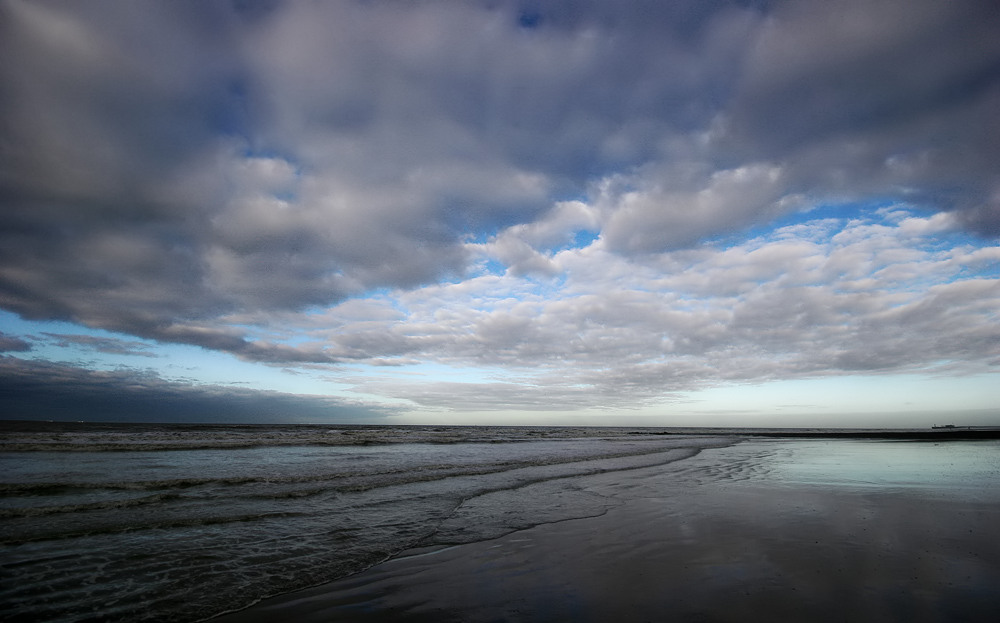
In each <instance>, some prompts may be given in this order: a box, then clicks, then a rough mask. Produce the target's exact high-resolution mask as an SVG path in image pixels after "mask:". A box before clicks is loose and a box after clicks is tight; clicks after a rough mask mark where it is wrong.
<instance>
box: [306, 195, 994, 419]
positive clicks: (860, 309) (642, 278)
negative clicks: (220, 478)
mask: <svg viewBox="0 0 1000 623" xmlns="http://www.w3.org/2000/svg"><path fill="white" fill-rule="evenodd" d="M942 220H943V219H942V218H941V217H938V216H930V217H920V216H914V215H913V214H912V212H910V211H907V210H904V209H899V208H891V209H884V210H880V211H876V212H873V213H871V214H870V215H869V217H868V218H865V219H829V218H828V219H818V220H813V221H806V222H804V223H800V224H793V225H788V226H785V227H781V228H778V229H775V230H774V231H772V232H770V233H768V234H767V235H764V236H761V237H756V238H752V239H749V240H747V241H745V242H742V243H740V244H737V245H733V246H730V247H722V246H715V247H708V246H705V247H701V248H699V249H694V250H678V251H675V252H671V253H664V254H660V255H658V256H657V257H656V260H655V262H654V261H652V260H650V261H648V262H646V263H644V264H637V263H635V262H634V261H632V260H630V259H629V258H627V257H623V256H620V255H617V254H615V253H612V252H609V251H608V250H606V249H601V248H600V245H597V244H595V245H592V246H590V247H588V248H585V249H567V250H564V251H561V252H559V253H557V254H555V255H554V256H553V259H552V260H551V261H552V262H553V263H555V264H557V265H559V266H560V267H562V269H563V270H565V278H564V279H563V280H561V281H560V280H547V279H542V280H538V279H534V278H531V277H520V276H516V275H514V274H513V273H508V274H507V275H504V276H484V277H481V278H478V279H474V280H467V281H465V282H463V283H461V284H448V285H435V286H428V287H426V288H422V289H417V290H413V291H410V292H407V293H401V294H400V295H399V297H398V299H397V300H396V304H397V305H398V306H400V307H402V308H404V309H405V311H406V314H405V315H399V316H394V317H386V318H385V319H384V320H383V321H379V322H371V321H365V322H363V323H352V322H350V321H348V320H346V319H345V323H344V324H343V325H342V326H340V327H339V328H338V329H337V331H336V332H330V333H328V334H327V335H326V338H325V339H327V340H329V341H330V342H331V343H333V344H338V343H340V342H341V341H342V340H343V341H346V342H348V343H350V344H351V345H352V346H353V347H354V348H355V349H357V348H359V347H360V348H361V351H363V350H364V348H365V347H370V348H372V350H371V351H370V352H369V353H368V356H369V357H394V356H401V355H402V354H403V353H405V355H406V357H408V358H415V359H418V360H424V361H427V360H430V361H437V362H440V363H443V364H447V365H450V366H453V367H455V368H456V369H463V368H465V367H478V368H482V369H486V370H493V371H494V372H493V373H492V374H491V376H492V377H493V380H492V381H488V382H487V381H477V382H470V383H460V382H436V381H434V380H432V379H422V378H419V377H418V378H411V379H407V378H403V377H398V376H393V377H382V378H380V377H378V375H375V376H374V377H372V378H360V377H350V375H348V381H349V382H353V383H356V385H357V388H358V389H359V390H361V391H365V392H372V391H377V392H380V393H383V394H385V395H391V396H393V397H396V398H406V399H409V400H411V401H413V402H415V403H417V404H420V405H423V406H432V405H433V406H437V407H449V408H454V409H469V408H472V407H471V403H472V402H473V401H474V400H476V399H477V398H478V400H479V401H480V406H479V408H480V409H489V408H491V405H495V406H496V408H503V405H507V406H510V405H518V406H519V408H529V407H527V406H526V405H528V404H532V405H534V407H533V408H535V409H550V410H551V409H578V408H598V407H599V408H615V407H618V408H625V407H641V406H645V405H649V404H656V403H658V402H662V401H664V400H667V401H669V400H670V399H671V396H675V397H676V396H677V395H678V394H679V393H681V392H686V391H692V390H697V389H703V388H706V387H713V386H719V385H723V384H729V383H761V382H766V381H771V380H777V379H794V378H816V377H823V376H830V375H843V374H855V373H875V374H894V373H907V372H921V373H935V372H940V373H947V374H977V373H984V372H989V371H991V370H994V369H995V367H996V366H997V365H1000V330H998V329H997V326H998V325H997V311H996V310H997V309H1000V281H998V280H997V279H996V278H995V277H993V278H989V277H984V276H980V275H981V273H982V271H983V269H987V270H989V269H990V267H992V269H993V270H995V269H996V267H997V266H1000V248H998V247H995V246H993V247H977V246H974V245H970V244H968V243H962V242H961V241H960V240H961V238H960V237H959V239H958V240H954V241H953V243H954V244H949V245H944V246H942V245H940V243H939V240H938V238H937V237H936V234H937V233H938V232H939V231H940V228H941V227H942V226H943V223H942ZM470 301H474V302H475V303H474V304H470ZM335 311H336V308H334V312H335ZM361 355H362V352H360V351H358V350H355V352H354V356H355V357H356V358H357V360H359V361H362V360H363V358H362V356H361ZM518 388H520V392H518ZM515 394H516V395H515Z"/></svg>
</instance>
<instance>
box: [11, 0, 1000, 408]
mask: <svg viewBox="0 0 1000 623" xmlns="http://www.w3.org/2000/svg"><path fill="white" fill-rule="evenodd" d="M0 12H2V15H3V16H4V19H3V20H0V22H2V26H0V29H2V32H0V59H2V60H0V80H2V82H3V84H4V85H5V89H4V90H3V92H2V93H0V114H2V116H3V119H4V120H5V123H4V124H3V125H2V126H0V132H2V136H0V139H2V141H0V145H2V149H0V308H2V309H0V387H2V391H0V396H2V398H0V400H3V401H5V404H4V406H3V412H4V413H5V417H18V418H31V419H35V418H44V419H49V418H53V419H96V420H100V419H119V420H121V419H136V420H143V419H145V420H149V419H173V420H176V421H212V420H216V421H241V420H245V421H279V422H280V421H290V422H291V421H296V422H298V421H319V420H321V421H330V422H336V421H350V422H358V421H366V422H387V423H389V422H394V423H462V424H475V423H482V424H492V423H519V424H532V423H537V424H629V425H638V424H648V425H683V426H851V427H857V426H926V425H930V424H934V423H942V422H952V421H954V422H955V423H970V424H995V425H1000V412H998V409H997V404H1000V400H998V398H1000V391H998V390H997V389H996V387H997V386H998V383H997V381H998V376H997V374H998V370H1000V368H998V365H1000V322H998V311H997V310H998V309H1000V246H998V235H1000V170H998V169H997V167H996V164H995V163H996V162H1000V115H998V113H997V112H996V111H997V110H1000V42H998V41H997V39H996V37H995V32H996V31H997V27H1000V15H998V13H997V11H996V10H995V7H994V6H993V5H992V3H990V2H964V3H953V2H945V1H943V0H919V1H916V2H913V1H908V2H903V1H895V0H888V1H886V2H880V3H875V4H873V3H868V2H853V1H849V2H844V3H836V4H835V5H834V4H831V3H827V2H819V1H818V0H817V1H812V0H802V1H799V2H790V3H774V4H772V3H769V2H761V3H742V2H683V1H678V2H668V3H644V2H613V3H612V2H608V3H603V2H594V3H563V2H546V3H534V2H500V3H496V2H483V3H477V2H468V3H445V2H427V3H413V4H407V3H393V2H385V3H383V2H337V3H312V2H261V3H255V2H250V3H245V2H240V3H230V2H221V1H210V2H204V3H192V4H184V5H181V4H176V3H157V2H152V3H145V2H132V3H121V2H88V3H73V2H44V1H43V2H23V1H17V0H4V1H3V2H0Z"/></svg>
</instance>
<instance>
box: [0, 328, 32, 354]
mask: <svg viewBox="0 0 1000 623" xmlns="http://www.w3.org/2000/svg"><path fill="white" fill-rule="evenodd" d="M29 350H31V344H29V343H28V342H26V341H24V340H22V339H21V338H17V337H14V336H12V335H6V334H4V333H2V332H0V353H16V352H22V353H23V352H27V351H29Z"/></svg>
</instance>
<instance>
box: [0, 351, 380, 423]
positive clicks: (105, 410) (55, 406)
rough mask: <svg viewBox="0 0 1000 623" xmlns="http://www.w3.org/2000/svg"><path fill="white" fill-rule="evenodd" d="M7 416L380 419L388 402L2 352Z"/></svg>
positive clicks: (2, 401) (0, 391)
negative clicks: (199, 381)
mask: <svg viewBox="0 0 1000 623" xmlns="http://www.w3.org/2000/svg"><path fill="white" fill-rule="evenodd" d="M0 406H2V411H3V413H4V417H5V418H8V419H25V420H49V419H52V420H83V421H91V422H118V421H142V422H230V423H247V422H303V423H306V422H316V423H322V422H345V421H347V422H377V421H380V420H382V419H384V418H385V417H387V416H389V415H391V414H392V413H393V411H392V410H391V409H389V408H387V407H382V406H373V405H369V404H366V403H363V402H360V401H358V402H351V401H347V400H340V399H336V398H331V397H320V396H301V395H295V394H283V393H279V392H271V391H259V390H251V389H244V388H236V387H226V386H196V385H191V384H188V383H184V382H179V381H169V380H166V379H163V378H161V377H159V376H158V375H156V374H155V373H152V372H148V371H142V370H135V369H119V370H115V371H109V372H98V371H93V370H86V369H83V368H78V367H75V366H71V365H64V364H57V363H50V362H43V361H34V360H23V359H18V358H14V357H5V356H0Z"/></svg>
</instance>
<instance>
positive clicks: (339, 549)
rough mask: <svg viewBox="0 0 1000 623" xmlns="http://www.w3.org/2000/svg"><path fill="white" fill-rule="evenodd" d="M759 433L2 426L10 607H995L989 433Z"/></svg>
mask: <svg viewBox="0 0 1000 623" xmlns="http://www.w3.org/2000/svg"><path fill="white" fill-rule="evenodd" d="M798 432H799V433H802V431H798ZM758 433H760V431H735V430H728V431H707V430H702V431H698V430H676V429H671V430H668V429H634V428H560V427H384V426H355V427H339V428H336V429H331V428H328V427H320V426H311V425H308V426H306V425H303V426H289V425H282V426H271V425H267V426H201V425H193V426H179V425H88V424H72V425H71V424H6V425H5V430H4V434H3V436H2V438H0V468H2V469H0V473H2V474H3V476H2V480H0V492H2V495H0V536H2V542H0V572H2V575H3V578H4V582H3V584H2V585H0V618H2V619H3V620H5V621H41V620H44V621H50V622H53V623H56V622H65V623H71V622H80V621H92V620H99V621H109V622H110V621H128V622H130V623H135V622H142V621H154V622H155V621H172V622H173V621H177V622H184V621H190V622H196V621H213V622H214V623H234V622H249V623H252V622H261V621H274V620H295V621H564V620H574V621H605V620H619V621H643V620H654V621H655V620H665V619H678V620H685V621H688V620H694V621H698V620H705V621H747V620H814V621H834V620H848V619H849V620H852V621H853V620H870V621H895V620H908V621H910V620H912V621H951V620H967V621H980V620H984V621H985V620H992V614H993V613H994V612H996V611H998V609H1000V591H998V590H997V587H1000V572H998V570H1000V546H998V543H1000V514H998V513H1000V488H998V485H997V483H998V481H1000V441H998V440H996V439H988V438H987V439H981V438H976V436H969V438H965V437H963V433H962V432H956V435H955V436H954V437H950V438H941V436H940V435H937V434H935V435H929V436H928V435H923V436H922V434H921V433H920V432H916V433H913V434H911V435H910V436H908V437H907V436H901V435H899V434H898V431H897V432H892V433H891V434H881V433H878V432H877V431H876V432H872V433H871V434H870V435H869V436H868V437H863V436H858V435H855V434H853V433H852V434H850V435H848V436H843V435H839V433H837V434H830V433H827V434H825V436H816V435H814V434H813V433H817V434H818V432H817V431H813V432H812V433H809V434H808V435H797V436H796V435H793V436H781V434H778V433H776V432H775V431H770V432H766V434H765V433H760V434H758Z"/></svg>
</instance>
